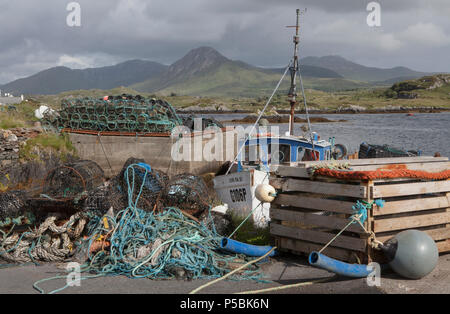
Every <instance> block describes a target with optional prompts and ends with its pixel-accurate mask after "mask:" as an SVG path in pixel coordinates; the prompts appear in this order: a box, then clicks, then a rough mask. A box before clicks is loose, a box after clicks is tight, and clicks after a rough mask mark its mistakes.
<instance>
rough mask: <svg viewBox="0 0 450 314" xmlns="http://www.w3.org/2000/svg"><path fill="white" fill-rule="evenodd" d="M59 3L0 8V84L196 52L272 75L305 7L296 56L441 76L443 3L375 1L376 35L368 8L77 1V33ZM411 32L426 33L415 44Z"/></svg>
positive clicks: (321, 3) (447, 7)
mask: <svg viewBox="0 0 450 314" xmlns="http://www.w3.org/2000/svg"><path fill="white" fill-rule="evenodd" d="M69 2H70V1H69V0H66V1H63V0H40V1H39V2H37V1H36V2H33V3H32V4H30V1H25V0H15V1H8V2H6V1H2V2H1V3H0V43H1V46H0V83H6V82H7V81H10V80H12V79H16V78H19V77H22V76H27V75H31V74H34V73H35V72H37V71H39V70H43V69H45V68H48V67H51V66H56V65H59V64H61V60H66V61H67V60H69V61H70V60H72V59H71V58H74V59H73V60H75V61H76V60H80V62H79V63H78V64H80V65H82V64H92V65H93V66H96V65H97V66H102V65H107V64H109V63H115V62H120V61H125V60H128V59H136V58H140V59H149V60H153V61H158V62H162V63H165V64H169V63H172V62H173V61H175V60H176V59H177V58H180V57H182V56H183V55H184V54H185V53H187V51H188V50H190V49H192V48H196V47H198V46H204V45H208V46H212V47H214V48H216V49H218V50H219V51H221V52H222V53H223V54H224V55H225V56H227V57H229V58H232V59H239V60H243V61H245V62H248V63H251V64H255V65H261V66H282V65H284V64H285V63H286V62H287V60H288V59H289V57H290V55H291V54H292V47H291V36H292V29H286V28H285V26H286V25H290V24H293V23H294V22H295V9H296V8H305V7H307V8H308V12H307V13H306V14H305V15H304V16H303V17H302V40H303V41H302V46H301V49H302V55H304V56H306V55H317V56H321V55H327V54H340V55H342V56H343V57H346V58H349V59H351V60H353V61H357V62H363V63H365V64H367V65H372V66H381V67H391V66H395V65H404V66H408V67H411V68H413V69H418V70H424V71H427V70H428V71H450V64H449V62H448V57H447V56H448V55H450V46H449V45H447V44H446V43H445V41H444V42H443V43H442V44H441V45H437V44H436V42H437V41H439V40H440V39H442V38H443V39H445V38H447V37H450V21H449V19H448V14H449V13H450V3H448V1H445V0H432V1H419V0H409V1H407V0H396V1H392V0H389V1H388V0H379V2H380V4H381V8H382V27H381V28H377V29H373V28H369V27H368V26H367V25H366V24H365V20H366V16H367V14H368V12H367V11H366V9H365V8H366V5H367V3H369V2H370V1H369V0H367V1H366V0H342V1H336V0H302V1H299V0H282V1H279V0H278V1H275V0H245V1H242V0H239V1H238V0H227V1H223V0H190V1H186V0H152V1H144V0H95V1H92V0H78V2H79V3H80V5H81V9H82V27H81V28H76V27H75V28H70V27H68V26H67V25H66V24H65V19H66V16H67V14H68V12H67V11H66V5H67V3H69ZM417 25H418V26H417ZM408 30H409V32H408ZM411 30H422V31H428V32H434V34H430V38H429V40H428V41H424V40H422V41H420V40H415V37H414V32H411ZM432 36H434V37H432ZM62 56H65V57H64V58H62V59H61V57H62ZM424 56H426V57H424ZM76 64H77V63H76V62H75V65H76Z"/></svg>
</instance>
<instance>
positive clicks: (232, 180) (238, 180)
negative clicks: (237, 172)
mask: <svg viewBox="0 0 450 314" xmlns="http://www.w3.org/2000/svg"><path fill="white" fill-rule="evenodd" d="M228 181H229V182H230V183H234V182H242V177H234V178H230V179H229V180H228Z"/></svg>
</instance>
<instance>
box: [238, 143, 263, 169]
mask: <svg viewBox="0 0 450 314" xmlns="http://www.w3.org/2000/svg"><path fill="white" fill-rule="evenodd" d="M243 155H244V156H243V160H244V161H245V162H246V163H248V164H250V165H257V164H259V163H260V162H261V161H262V160H263V159H264V158H265V157H264V151H263V150H262V148H261V146H260V145H246V146H245V151H244V152H243Z"/></svg>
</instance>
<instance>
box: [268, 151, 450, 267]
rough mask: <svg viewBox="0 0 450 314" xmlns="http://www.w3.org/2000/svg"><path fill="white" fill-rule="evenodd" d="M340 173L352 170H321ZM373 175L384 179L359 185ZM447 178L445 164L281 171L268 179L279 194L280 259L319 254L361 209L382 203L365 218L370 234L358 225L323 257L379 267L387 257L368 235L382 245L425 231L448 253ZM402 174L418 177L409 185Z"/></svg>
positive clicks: (275, 222) (274, 210)
mask: <svg viewBox="0 0 450 314" xmlns="http://www.w3.org/2000/svg"><path fill="white" fill-rule="evenodd" d="M339 167H341V168H347V170H344V169H341V170H337V171H336V170H330V171H328V172H327V171H322V172H321V171H319V170H317V169H318V168H322V169H327V168H334V169H336V168H339ZM348 168H350V169H348ZM314 170H316V171H315V175H312V172H314ZM346 172H347V174H351V175H349V176H347V175H346V174H345V173H346ZM357 172H360V173H357ZM369 172H371V174H372V175H374V176H375V177H376V176H380V177H381V174H383V178H372V179H364V178H361V177H364V176H366V174H368V173H369ZM449 172H450V162H449V161H448V158H443V157H439V158H434V157H405V158H374V159H355V160H345V161H332V162H324V161H311V162H302V163H298V164H296V165H295V166H279V167H278V168H277V169H274V175H272V176H271V185H272V186H274V187H275V188H277V189H278V191H279V194H278V196H277V198H276V199H275V201H274V202H273V203H272V206H271V209H270V217H271V224H270V232H271V235H272V237H273V240H274V242H275V243H274V244H275V245H276V246H277V247H278V248H279V249H280V250H282V251H283V250H284V251H290V252H293V253H297V254H309V253H311V252H312V251H319V250H321V249H322V248H323V247H324V245H325V244H327V243H328V242H329V241H330V240H331V239H332V238H334V237H335V236H336V234H337V233H338V232H339V231H340V230H342V229H343V228H344V227H345V226H346V225H347V224H348V223H349V222H350V220H349V218H350V216H351V215H352V214H354V210H353V209H352V207H353V206H355V205H356V203H357V201H360V202H362V201H365V202H368V203H371V202H373V201H374V200H377V199H382V200H384V201H385V203H384V206H383V207H378V206H377V205H375V204H374V205H373V207H372V208H371V209H370V210H368V213H367V214H368V217H367V220H366V221H365V222H364V227H365V229H366V230H367V232H366V231H365V230H364V229H363V228H362V227H361V226H360V225H359V224H358V223H354V224H351V225H350V227H349V228H348V229H347V230H346V231H345V232H343V233H342V234H341V235H340V236H338V237H337V239H336V240H335V241H334V242H332V243H331V245H330V246H328V247H327V248H326V249H325V250H324V251H323V253H324V254H325V255H327V256H330V257H333V258H336V259H340V260H343V261H347V262H351V263H354V262H361V263H367V262H371V261H376V262H380V263H382V262H384V261H385V260H384V256H383V255H382V254H381V253H380V252H379V251H378V250H375V249H373V248H372V246H371V245H370V244H371V242H372V240H371V238H370V236H369V235H370V233H372V232H373V233H374V234H375V237H376V239H377V240H379V241H381V242H385V241H386V240H388V239H390V238H391V237H393V236H394V235H395V234H397V233H399V232H401V231H403V230H408V229H418V230H422V231H425V232H426V233H428V234H429V235H430V236H431V237H432V238H433V239H434V240H435V241H436V244H437V247H438V249H439V252H440V253H445V252H449V251H450V181H449V180H448V175H449ZM330 173H331V174H333V173H338V174H342V173H343V174H344V175H335V176H333V175H330ZM386 173H387V174H386ZM402 173H403V175H402ZM405 173H414V174H417V176H411V175H410V176H409V177H407V176H405V175H404V174H405ZM353 174H356V176H352V175H353ZM358 176H359V177H358ZM372 177H373V176H372Z"/></svg>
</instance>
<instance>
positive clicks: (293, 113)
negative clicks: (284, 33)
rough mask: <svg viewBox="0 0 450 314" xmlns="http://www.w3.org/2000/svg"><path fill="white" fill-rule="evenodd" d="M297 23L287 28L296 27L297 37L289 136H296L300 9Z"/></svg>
mask: <svg viewBox="0 0 450 314" xmlns="http://www.w3.org/2000/svg"><path fill="white" fill-rule="evenodd" d="M296 12H297V22H296V24H295V26H286V27H295V35H294V58H293V63H292V66H291V67H290V68H289V72H290V74H291V87H290V88H289V92H288V100H289V103H290V105H291V111H290V118H289V134H290V135H294V116H295V105H296V104H297V72H298V70H299V69H298V44H299V43H300V36H299V31H300V14H303V12H300V9H297V11H296Z"/></svg>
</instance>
